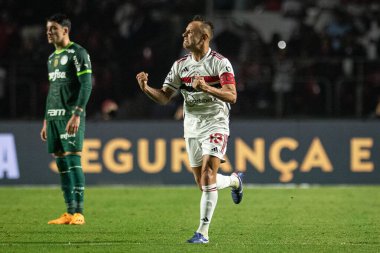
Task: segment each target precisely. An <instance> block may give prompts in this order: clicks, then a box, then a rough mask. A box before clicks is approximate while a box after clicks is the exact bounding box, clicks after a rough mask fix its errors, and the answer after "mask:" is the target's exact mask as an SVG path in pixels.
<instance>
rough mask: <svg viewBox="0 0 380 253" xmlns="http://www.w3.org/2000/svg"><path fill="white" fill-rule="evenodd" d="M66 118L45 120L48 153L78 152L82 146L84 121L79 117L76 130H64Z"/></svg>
mask: <svg viewBox="0 0 380 253" xmlns="http://www.w3.org/2000/svg"><path fill="white" fill-rule="evenodd" d="M67 122H68V120H52V121H47V126H46V128H47V129H46V133H47V144H48V152H49V153H60V152H80V151H82V147H83V140H84V130H85V121H84V119H82V118H81V121H80V125H79V129H78V132H77V133H75V134H72V135H69V134H68V133H67V132H66V130H65V129H66V125H67Z"/></svg>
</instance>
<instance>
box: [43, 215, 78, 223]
mask: <svg viewBox="0 0 380 253" xmlns="http://www.w3.org/2000/svg"><path fill="white" fill-rule="evenodd" d="M72 218H73V215H71V214H69V213H64V214H62V215H61V217H59V218H58V219H55V220H51V221H49V222H48V224H56V225H62V224H69V223H70V222H71V219H72Z"/></svg>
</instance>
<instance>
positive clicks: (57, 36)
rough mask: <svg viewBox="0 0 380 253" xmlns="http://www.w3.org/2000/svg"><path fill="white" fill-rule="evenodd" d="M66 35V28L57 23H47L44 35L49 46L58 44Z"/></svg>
mask: <svg viewBox="0 0 380 253" xmlns="http://www.w3.org/2000/svg"><path fill="white" fill-rule="evenodd" d="M67 33H68V28H67V27H63V26H61V25H60V24H58V23H57V22H52V21H48V22H47V24H46V35H47V39H48V42H49V43H50V44H60V43H61V42H62V41H63V39H64V37H65V36H66V35H67Z"/></svg>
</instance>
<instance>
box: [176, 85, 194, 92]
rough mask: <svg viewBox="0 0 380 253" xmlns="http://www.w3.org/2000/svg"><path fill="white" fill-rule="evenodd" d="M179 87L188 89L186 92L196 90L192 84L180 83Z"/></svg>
mask: <svg viewBox="0 0 380 253" xmlns="http://www.w3.org/2000/svg"><path fill="white" fill-rule="evenodd" d="M179 88H180V89H181V90H186V91H188V92H198V91H197V90H195V89H194V88H193V86H187V85H186V84H184V83H183V84H181V86H179Z"/></svg>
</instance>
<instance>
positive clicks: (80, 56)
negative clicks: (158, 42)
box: [74, 49, 92, 76]
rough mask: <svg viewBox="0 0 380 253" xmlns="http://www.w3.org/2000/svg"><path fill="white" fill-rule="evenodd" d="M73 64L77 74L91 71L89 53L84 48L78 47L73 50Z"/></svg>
mask: <svg viewBox="0 0 380 253" xmlns="http://www.w3.org/2000/svg"><path fill="white" fill-rule="evenodd" d="M74 64H75V68H76V70H77V76H81V75H84V74H91V73H92V69H91V60H90V55H89V54H88V53H87V51H86V50H84V49H80V50H76V51H75V55H74Z"/></svg>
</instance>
